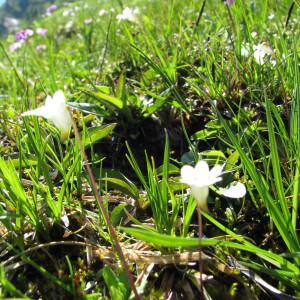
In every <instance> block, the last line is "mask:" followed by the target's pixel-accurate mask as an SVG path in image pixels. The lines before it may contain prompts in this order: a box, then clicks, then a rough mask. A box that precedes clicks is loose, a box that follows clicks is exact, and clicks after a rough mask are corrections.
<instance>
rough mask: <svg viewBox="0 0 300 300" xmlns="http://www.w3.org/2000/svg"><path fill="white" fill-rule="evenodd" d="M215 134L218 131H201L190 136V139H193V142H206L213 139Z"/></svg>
mask: <svg viewBox="0 0 300 300" xmlns="http://www.w3.org/2000/svg"><path fill="white" fill-rule="evenodd" d="M217 132H218V130H209V129H203V130H200V131H197V132H196V133H195V134H194V135H193V136H192V139H194V140H206V139H208V138H212V137H215V136H216V133H217Z"/></svg>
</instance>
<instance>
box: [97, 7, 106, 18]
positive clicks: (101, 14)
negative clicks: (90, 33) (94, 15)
mask: <svg viewBox="0 0 300 300" xmlns="http://www.w3.org/2000/svg"><path fill="white" fill-rule="evenodd" d="M107 14H108V12H107V10H106V9H101V10H100V11H99V13H98V16H99V17H103V16H105V15H107Z"/></svg>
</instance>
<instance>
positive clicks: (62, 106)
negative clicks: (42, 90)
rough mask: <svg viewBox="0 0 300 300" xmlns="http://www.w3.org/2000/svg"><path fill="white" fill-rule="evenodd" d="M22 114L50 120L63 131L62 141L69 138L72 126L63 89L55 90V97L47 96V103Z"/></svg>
mask: <svg viewBox="0 0 300 300" xmlns="http://www.w3.org/2000/svg"><path fill="white" fill-rule="evenodd" d="M22 116H23V117H24V116H39V117H44V118H46V119H48V120H50V121H51V122H52V123H53V124H54V125H55V126H56V127H57V128H58V129H59V130H60V131H61V140H62V141H64V140H66V139H67V137H68V135H69V132H70V129H71V126H72V119H71V115H70V112H69V110H68V109H67V107H66V102H65V96H64V93H63V91H57V92H55V93H54V95H53V97H51V96H47V98H46V101H45V105H43V106H41V107H39V108H36V109H34V110H29V111H26V112H24V113H22Z"/></svg>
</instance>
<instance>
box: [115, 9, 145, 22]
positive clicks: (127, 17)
mask: <svg viewBox="0 0 300 300" xmlns="http://www.w3.org/2000/svg"><path fill="white" fill-rule="evenodd" d="M138 14H139V9H138V8H134V9H133V8H129V7H125V8H124V9H123V11H122V13H121V14H118V15H117V17H116V18H117V20H118V21H130V22H133V23H137V21H138V18H137V15H138Z"/></svg>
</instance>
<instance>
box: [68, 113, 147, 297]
mask: <svg viewBox="0 0 300 300" xmlns="http://www.w3.org/2000/svg"><path fill="white" fill-rule="evenodd" d="M71 119H72V126H73V129H74V134H75V138H76V140H77V142H78V144H79V148H80V151H81V154H82V157H83V160H84V166H85V169H86V171H87V173H88V176H89V178H90V181H91V187H92V190H93V192H94V195H95V197H96V199H97V201H98V203H99V206H100V208H101V210H102V213H103V216H104V218H105V221H106V223H107V226H108V229H109V232H110V234H111V237H112V239H113V242H114V246H115V249H116V251H117V252H118V254H119V258H120V260H121V263H122V265H123V268H124V271H125V273H126V275H127V278H128V280H129V283H130V287H131V289H132V291H133V293H134V297H135V300H141V297H140V295H139V294H138V292H137V289H136V286H135V282H134V277H133V275H132V274H131V272H130V270H129V266H128V264H127V262H126V259H125V256H124V253H123V251H122V248H121V246H120V243H119V240H118V237H117V234H116V231H115V229H114V227H113V225H112V223H111V221H110V217H109V214H108V211H107V210H106V207H105V205H104V203H103V198H102V197H101V196H100V193H99V191H98V187H97V183H96V180H95V177H94V175H93V172H92V169H91V167H90V165H89V161H88V157H87V155H86V153H85V150H84V147H83V144H82V140H81V137H80V134H79V131H78V128H77V125H76V123H75V121H74V119H73V117H71Z"/></svg>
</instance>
